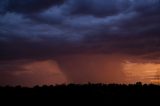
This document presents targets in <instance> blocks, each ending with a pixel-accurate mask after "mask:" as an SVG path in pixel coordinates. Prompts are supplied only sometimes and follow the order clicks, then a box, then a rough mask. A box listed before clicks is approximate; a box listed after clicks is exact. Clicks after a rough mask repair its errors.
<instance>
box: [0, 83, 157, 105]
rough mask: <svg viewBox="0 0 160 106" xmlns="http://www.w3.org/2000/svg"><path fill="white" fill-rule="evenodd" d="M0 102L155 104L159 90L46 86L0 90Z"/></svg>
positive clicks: (151, 86) (150, 87)
mask: <svg viewBox="0 0 160 106" xmlns="http://www.w3.org/2000/svg"><path fill="white" fill-rule="evenodd" d="M0 98H1V102H4V101H7V102H5V103H21V102H25V103H31V102H34V103H40V104H42V103H44V104H45V105H46V104H59V105H60V104H74V105H77V104H78V105H79V104H81V105H86V104H88V105H93V104H94V105H95V104H97V105H102V104H118V105H119V104H129V105H132V104H134V105H138V104H142V105H144V104H157V103H158V104H159V98H160V86H159V85H154V84H142V83H141V82H137V83H136V84H128V85H126V84H91V83H88V84H68V85H66V84H62V85H55V86H53V85H50V86H46V85H44V86H35V87H33V88H29V87H21V86H16V87H10V86H5V87H0ZM9 101H10V102H9Z"/></svg>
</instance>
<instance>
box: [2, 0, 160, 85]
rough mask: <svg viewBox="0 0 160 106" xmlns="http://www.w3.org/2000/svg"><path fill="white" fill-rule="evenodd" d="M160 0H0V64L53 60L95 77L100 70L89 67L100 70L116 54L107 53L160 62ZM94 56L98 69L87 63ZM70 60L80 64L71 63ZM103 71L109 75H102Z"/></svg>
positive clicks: (10, 65) (6, 67)
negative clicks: (91, 73)
mask: <svg viewBox="0 0 160 106" xmlns="http://www.w3.org/2000/svg"><path fill="white" fill-rule="evenodd" d="M159 2H160V0H152V1H151V0H127V1H124V0H66V1H63V2H62V0H26V1H22V0H5V1H3V0H2V1H0V12H1V13H3V14H1V15H0V51H1V52H0V62H2V63H4V61H6V63H4V64H2V65H1V66H0V67H1V68H0V70H1V71H2V70H10V69H12V68H13V69H15V70H16V69H17V70H24V69H21V67H20V66H21V65H22V66H23V64H19V63H17V64H13V63H12V61H17V60H24V61H25V63H32V62H33V61H40V60H41V61H44V60H55V61H57V62H58V64H59V65H60V67H61V68H63V69H64V70H63V72H64V73H65V74H66V75H67V76H69V77H70V78H71V80H73V81H76V82H83V81H86V80H92V81H93V80H94V79H95V77H96V74H93V75H89V74H90V72H91V71H90V70H93V72H95V73H98V71H97V70H98V68H100V67H103V66H104V65H105V63H106V64H109V62H108V61H110V60H113V61H111V63H114V62H115V61H116V60H115V59H109V60H103V57H105V58H109V56H110V55H111V54H114V55H121V56H122V57H124V58H123V59H124V60H125V59H126V60H127V59H129V60H133V61H136V62H144V61H145V62H146V61H147V62H158V63H159V58H160V36H159V35H160V30H159V27H160V20H159V19H160V3H159ZM62 3H63V4H62ZM57 5H58V6H57ZM74 55H76V56H74ZM89 55H91V56H89ZM101 56H102V57H101ZM81 58H82V59H83V60H81ZM85 59H86V60H85ZM76 61H78V62H76ZM91 61H95V62H94V63H93V66H96V65H95V64H98V63H99V64H98V66H97V67H95V70H94V69H93V68H92V66H86V65H85V64H87V63H90V62H91ZM101 61H102V62H101ZM122 62H123V61H122V60H121V61H119V63H117V67H119V68H120V67H121V65H120V64H121V63H122ZM70 64H74V65H75V66H77V67H78V68H77V67H71V66H70ZM77 64H78V65H77ZM107 66H109V65H107ZM79 67H84V68H79ZM15 70H13V71H15ZM69 70H70V71H69ZM74 70H79V71H80V70H83V71H80V72H82V73H84V75H85V78H86V77H88V79H85V80H81V79H80V78H81V77H83V75H82V76H81V75H80V74H79V72H77V73H76V72H73V71H74ZM106 70H111V69H110V68H109V69H106ZM114 70H117V69H114ZM103 71H104V69H102V71H101V72H102V73H104V72H105V73H107V75H108V76H107V77H109V75H111V73H110V71H107V72H106V71H104V72H103ZM114 73H116V72H114ZM122 74H123V73H121V72H119V75H122ZM122 76H123V75H122ZM99 77H101V75H100V76H99ZM104 77H106V76H103V75H102V78H104ZM116 77H117V76H115V78H116ZM108 80H109V79H108ZM110 80H111V79H110ZM99 81H101V79H99Z"/></svg>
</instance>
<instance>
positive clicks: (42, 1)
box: [0, 0, 64, 13]
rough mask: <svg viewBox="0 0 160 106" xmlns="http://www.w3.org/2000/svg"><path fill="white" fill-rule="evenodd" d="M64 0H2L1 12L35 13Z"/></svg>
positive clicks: (0, 3) (0, 4)
mask: <svg viewBox="0 0 160 106" xmlns="http://www.w3.org/2000/svg"><path fill="white" fill-rule="evenodd" d="M63 2H64V0H4V1H3V0H2V1H1V2H0V6H1V8H0V10H1V12H8V11H9V12H18V13H35V12H40V11H42V10H45V9H48V8H49V7H51V6H54V5H60V4H62V3H63Z"/></svg>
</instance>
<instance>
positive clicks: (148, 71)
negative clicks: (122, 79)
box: [123, 62, 160, 84]
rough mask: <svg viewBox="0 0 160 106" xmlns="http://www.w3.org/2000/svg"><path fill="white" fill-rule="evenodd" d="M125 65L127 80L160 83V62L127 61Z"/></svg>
mask: <svg viewBox="0 0 160 106" xmlns="http://www.w3.org/2000/svg"><path fill="white" fill-rule="evenodd" d="M123 66H124V73H125V74H126V76H127V82H135V81H141V82H143V83H154V84H157V83H160V80H159V79H158V78H159V77H157V75H158V76H159V73H158V72H159V69H160V64H155V63H132V62H126V63H124V65H123Z"/></svg>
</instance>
